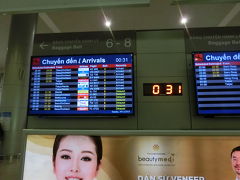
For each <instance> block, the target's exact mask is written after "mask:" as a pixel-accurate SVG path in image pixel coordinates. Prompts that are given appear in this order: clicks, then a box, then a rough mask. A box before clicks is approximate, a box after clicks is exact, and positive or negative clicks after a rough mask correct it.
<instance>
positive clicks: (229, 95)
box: [193, 52, 240, 115]
mask: <svg viewBox="0 0 240 180" xmlns="http://www.w3.org/2000/svg"><path fill="white" fill-rule="evenodd" d="M193 61H194V69H195V82H196V99H197V107H198V108H197V110H198V114H201V115H236V114H240V80H239V75H240V52H197V53H193Z"/></svg>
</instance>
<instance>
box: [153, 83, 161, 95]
mask: <svg viewBox="0 0 240 180" xmlns="http://www.w3.org/2000/svg"><path fill="white" fill-rule="evenodd" d="M152 93H153V94H159V93H160V86H159V85H157V84H154V85H153V88H152Z"/></svg>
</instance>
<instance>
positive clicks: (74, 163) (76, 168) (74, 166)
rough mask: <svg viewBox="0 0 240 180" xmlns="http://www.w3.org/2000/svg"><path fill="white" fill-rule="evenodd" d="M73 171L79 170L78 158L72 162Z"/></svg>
mask: <svg viewBox="0 0 240 180" xmlns="http://www.w3.org/2000/svg"><path fill="white" fill-rule="evenodd" d="M71 172H75V173H76V172H79V165H78V162H77V161H76V160H74V161H73V163H72V168H71Z"/></svg>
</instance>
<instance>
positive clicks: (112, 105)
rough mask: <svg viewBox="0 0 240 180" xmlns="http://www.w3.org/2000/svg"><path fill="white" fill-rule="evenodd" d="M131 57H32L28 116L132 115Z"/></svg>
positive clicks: (118, 55) (107, 55)
mask: <svg viewBox="0 0 240 180" xmlns="http://www.w3.org/2000/svg"><path fill="white" fill-rule="evenodd" d="M133 92H134V81H133V54H105V55H82V56H79V55H78V56H38V57H32V58H31V76H30V88H29V102H28V115H114V116H115V115H116V116H121V115H131V114H133V113H134V94H133Z"/></svg>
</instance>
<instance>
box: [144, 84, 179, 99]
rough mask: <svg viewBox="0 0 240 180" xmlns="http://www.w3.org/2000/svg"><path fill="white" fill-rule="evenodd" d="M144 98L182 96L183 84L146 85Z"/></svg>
mask: <svg viewBox="0 0 240 180" xmlns="http://www.w3.org/2000/svg"><path fill="white" fill-rule="evenodd" d="M143 95H144V96H182V83H144V84H143Z"/></svg>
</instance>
